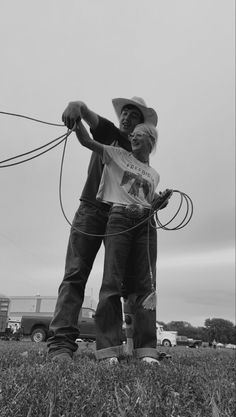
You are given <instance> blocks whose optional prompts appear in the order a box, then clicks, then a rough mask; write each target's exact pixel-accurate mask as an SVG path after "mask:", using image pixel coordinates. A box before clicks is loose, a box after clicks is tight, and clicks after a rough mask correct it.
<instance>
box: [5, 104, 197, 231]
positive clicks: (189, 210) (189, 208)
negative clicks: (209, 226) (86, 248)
mask: <svg viewBox="0 0 236 417" xmlns="http://www.w3.org/2000/svg"><path fill="white" fill-rule="evenodd" d="M0 114H4V115H8V116H14V117H20V118H24V119H28V120H32V121H34V122H38V123H43V124H47V125H51V126H60V127H65V126H64V125H62V124H58V123H50V122H46V121H43V120H40V119H36V118H33V117H29V116H25V115H22V114H18V113H10V112H5V111H0ZM71 133H72V130H69V129H68V131H67V132H66V133H64V134H63V135H61V136H58V137H57V138H55V139H52V140H51V141H50V142H48V143H46V144H45V145H42V146H40V147H38V148H35V149H33V150H30V151H28V152H25V153H22V154H19V155H16V156H13V157H11V158H7V159H5V160H2V161H0V168H9V167H12V166H15V165H19V164H23V163H25V162H28V161H30V160H32V159H34V158H37V157H39V156H41V155H43V154H45V153H46V152H49V151H50V150H52V149H54V148H55V147H57V146H58V145H60V144H61V143H62V142H64V147H63V152H62V159H61V165H60V177H59V201H60V207H61V211H62V214H63V216H64V218H65V220H66V222H67V223H68V224H69V225H70V226H71V227H72V228H73V229H75V230H76V231H78V232H79V233H82V234H84V235H86V236H93V237H107V236H116V235H120V234H123V233H126V232H129V231H131V230H133V229H136V228H137V227H139V226H140V225H142V224H143V223H146V222H149V224H150V226H151V227H153V228H155V229H163V230H168V231H170V230H171V231H173V230H179V229H182V228H183V227H185V226H186V225H187V224H188V223H189V221H190V220H191V218H192V215H193V202H192V200H191V198H190V197H189V196H188V195H187V194H186V193H183V192H182V191H179V190H172V194H179V195H180V204H179V207H178V209H177V211H176V213H175V214H174V216H173V217H172V218H171V219H170V220H169V221H168V222H167V223H165V224H162V223H161V221H160V219H159V217H158V212H159V210H161V209H162V207H163V206H164V205H165V204H166V200H164V201H163V203H162V205H161V206H159V207H157V206H155V204H154V205H153V207H152V209H150V215H149V216H147V217H145V218H144V219H143V220H141V221H140V222H138V223H137V224H136V225H135V226H133V227H131V228H128V229H126V230H124V231H121V232H116V233H107V234H95V233H87V232H84V231H83V230H80V229H78V228H76V227H75V226H74V225H73V223H71V222H70V221H69V219H68V217H67V215H66V213H65V210H64V207H63V201H62V175H63V165H64V159H65V151H66V146H67V139H68V137H69V136H70V134H71ZM52 144H53V145H52ZM49 145H52V146H49ZM47 147H48V148H47ZM44 148H47V149H45V150H43V151H42V152H39V153H37V154H36V155H34V156H31V157H29V158H26V159H23V160H20V161H17V162H13V163H7V162H10V161H13V160H15V159H19V158H22V157H24V156H26V155H30V154H32V153H35V152H37V151H41V150H42V149H44ZM6 163H7V164H6ZM168 198H169V197H167V199H168ZM183 202H185V204H186V213H185V215H184V218H183V219H182V220H181V221H180V223H178V224H177V225H176V226H174V227H171V223H172V222H173V221H174V219H176V217H177V215H178V214H179V213H180V210H181V208H182V206H183Z"/></svg>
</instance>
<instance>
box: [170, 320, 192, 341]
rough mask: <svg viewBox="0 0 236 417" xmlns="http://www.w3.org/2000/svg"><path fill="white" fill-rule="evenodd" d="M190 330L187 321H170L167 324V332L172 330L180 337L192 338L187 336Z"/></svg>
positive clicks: (190, 327) (190, 326)
mask: <svg viewBox="0 0 236 417" xmlns="http://www.w3.org/2000/svg"><path fill="white" fill-rule="evenodd" d="M192 329H193V327H192V325H191V324H190V323H188V322H187V321H171V322H170V323H167V330H174V331H176V332H178V334H179V335H181V336H187V337H192V336H189V334H191V333H192V332H191V330H192Z"/></svg>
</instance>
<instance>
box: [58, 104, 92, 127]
mask: <svg viewBox="0 0 236 417" xmlns="http://www.w3.org/2000/svg"><path fill="white" fill-rule="evenodd" d="M81 119H83V120H84V121H85V122H86V123H87V124H88V125H89V127H91V128H92V129H96V127H97V125H98V122H99V118H98V115H97V114H96V113H94V112H93V111H92V110H90V109H89V108H88V107H87V105H86V104H85V103H84V102H83V101H70V103H69V104H68V106H67V107H66V109H65V110H64V112H63V113H62V121H63V123H64V124H65V125H66V127H68V129H73V127H74V125H75V123H76V122H78V121H80V120H81Z"/></svg>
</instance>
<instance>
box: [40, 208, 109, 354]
mask: <svg viewBox="0 0 236 417" xmlns="http://www.w3.org/2000/svg"><path fill="white" fill-rule="evenodd" d="M107 219H108V212H107V211H106V210H102V209H99V208H97V207H95V206H93V205H91V204H89V203H86V202H81V204H80V207H79V208H78V210H77V212H76V214H75V217H74V220H73V224H72V228H71V232H70V237H69V243H68V248H67V255H66V263H65V275H64V278H63V281H62V283H61V285H60V287H59V291H58V298H57V303H56V307H55V312H54V316H53V319H52V322H51V324H50V331H51V332H52V334H53V335H52V337H50V338H49V339H48V348H49V354H51V353H55V351H58V350H60V352H68V353H72V352H75V351H76V350H77V348H78V345H77V344H76V343H75V340H76V338H78V336H79V329H78V316H79V313H80V310H81V307H82V304H83V301H84V293H85V286H86V283H87V280H88V277H89V274H90V271H91V269H92V266H93V262H94V260H95V257H96V255H97V252H98V250H99V248H100V246H101V243H102V241H103V238H102V237H93V236H86V235H84V234H82V233H80V232H78V231H77V230H76V228H78V229H80V230H82V231H84V232H87V233H94V234H104V233H105V230H106V224H107Z"/></svg>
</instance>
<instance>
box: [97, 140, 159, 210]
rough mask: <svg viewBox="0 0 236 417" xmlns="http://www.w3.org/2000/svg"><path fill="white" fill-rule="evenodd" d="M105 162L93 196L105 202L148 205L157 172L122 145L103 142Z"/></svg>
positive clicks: (149, 204) (154, 187)
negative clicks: (97, 187) (104, 143)
mask: <svg viewBox="0 0 236 417" xmlns="http://www.w3.org/2000/svg"><path fill="white" fill-rule="evenodd" d="M103 163H104V164H105V167H104V170H103V174H102V178H101V182H100V186H99V189H98V193H97V199H98V200H99V201H103V202H106V203H110V204H112V203H116V204H141V205H142V206H144V207H148V208H149V207H150V206H151V203H152V200H153V197H154V192H155V189H156V187H157V185H158V183H159V180H160V176H159V174H158V173H157V172H156V171H155V169H153V168H151V167H150V166H148V165H146V164H144V163H142V162H140V161H139V160H138V159H136V158H135V157H134V156H133V154H132V153H131V152H128V151H126V150H125V149H122V148H119V147H114V146H107V145H104V151H103Z"/></svg>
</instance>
